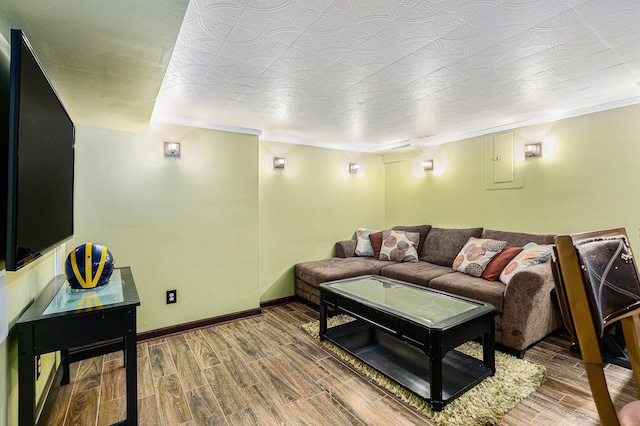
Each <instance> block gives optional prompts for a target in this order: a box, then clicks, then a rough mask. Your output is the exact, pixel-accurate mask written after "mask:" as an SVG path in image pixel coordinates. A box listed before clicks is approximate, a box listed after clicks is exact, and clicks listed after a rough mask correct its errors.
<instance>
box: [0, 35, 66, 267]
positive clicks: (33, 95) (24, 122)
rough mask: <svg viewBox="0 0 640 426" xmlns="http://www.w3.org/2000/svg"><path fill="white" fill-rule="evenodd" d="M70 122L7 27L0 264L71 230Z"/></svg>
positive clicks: (21, 259) (14, 261) (33, 253)
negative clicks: (0, 254)
mask: <svg viewBox="0 0 640 426" xmlns="http://www.w3.org/2000/svg"><path fill="white" fill-rule="evenodd" d="M74 139H75V128H74V125H73V122H72V121H71V119H70V118H69V115H68V114H67V112H66V110H65V109H64V106H63V105H62V103H61V102H60V100H59V99H58V96H57V95H56V92H55V91H54V90H53V87H52V86H51V84H50V83H49V80H48V78H47V76H46V75H45V73H44V71H43V70H42V68H41V67H40V64H39V62H38V60H37V58H36V56H35V54H34V53H33V51H32V49H31V46H30V44H29V42H28V41H27V39H26V37H25V36H24V35H23V34H22V31H20V30H12V31H11V65H10V85H9V151H8V155H9V161H8V163H9V164H8V172H9V173H8V179H7V193H8V196H7V252H6V268H7V270H9V271H15V270H17V269H20V268H21V267H22V266H24V265H26V264H28V263H30V262H31V261H33V260H35V259H37V258H38V257H40V256H41V255H42V254H43V253H44V252H46V251H47V250H50V249H52V248H53V247H55V246H56V245H57V244H59V243H60V242H62V241H64V240H65V239H67V238H69V237H71V236H72V235H73V167H74V151H75V148H74Z"/></svg>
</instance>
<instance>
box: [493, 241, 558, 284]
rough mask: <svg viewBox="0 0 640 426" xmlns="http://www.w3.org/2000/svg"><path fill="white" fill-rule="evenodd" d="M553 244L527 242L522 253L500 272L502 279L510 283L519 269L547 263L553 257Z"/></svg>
mask: <svg viewBox="0 0 640 426" xmlns="http://www.w3.org/2000/svg"><path fill="white" fill-rule="evenodd" d="M552 252H553V245H551V244H543V245H538V244H536V243H529V244H526V245H525V246H524V247H523V248H522V251H521V252H520V253H518V254H517V255H516V257H514V258H513V259H512V260H511V262H509V264H508V265H507V266H506V267H505V268H504V270H503V271H502V273H501V274H500V281H502V282H503V283H505V284H509V281H511V278H512V277H513V276H514V275H515V274H516V273H517V272H519V271H521V270H523V269H524V268H528V267H529V266H533V265H537V264H539V263H545V262H547V261H548V260H549V259H551V254H552Z"/></svg>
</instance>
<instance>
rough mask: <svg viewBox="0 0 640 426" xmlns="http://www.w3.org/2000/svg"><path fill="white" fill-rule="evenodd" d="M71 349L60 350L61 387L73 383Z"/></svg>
mask: <svg viewBox="0 0 640 426" xmlns="http://www.w3.org/2000/svg"><path fill="white" fill-rule="evenodd" d="M69 362H70V361H69V349H62V350H60V363H61V364H62V379H61V381H60V384H61V385H68V384H69V382H70V381H71V370H70V368H69Z"/></svg>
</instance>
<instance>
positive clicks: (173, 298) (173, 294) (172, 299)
mask: <svg viewBox="0 0 640 426" xmlns="http://www.w3.org/2000/svg"><path fill="white" fill-rule="evenodd" d="M177 301H178V290H167V305H168V304H169V303H176V302H177Z"/></svg>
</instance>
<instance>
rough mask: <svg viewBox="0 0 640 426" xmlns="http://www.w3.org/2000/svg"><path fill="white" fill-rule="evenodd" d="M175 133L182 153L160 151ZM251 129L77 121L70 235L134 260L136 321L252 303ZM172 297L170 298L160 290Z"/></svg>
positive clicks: (254, 178) (254, 173) (254, 174)
mask: <svg viewBox="0 0 640 426" xmlns="http://www.w3.org/2000/svg"><path fill="white" fill-rule="evenodd" d="M164 141H176V142H180V144H181V150H182V156H181V157H180V158H173V157H164V153H163V149H164ZM257 163H258V138H257V137H256V136H248V135H241V134H237V133H228V132H219V131H215V130H205V129H195V128H187V127H182V126H174V125H154V126H152V127H150V128H149V130H148V131H147V132H145V133H140V134H138V133H130V132H121V131H114V130H105V129H96V128H87V127H80V128H79V129H77V135H76V175H75V205H76V208H75V235H74V238H73V240H72V241H71V242H69V243H68V244H67V247H69V248H73V247H76V246H77V245H79V244H81V243H83V242H87V241H93V242H97V243H102V244H104V245H106V246H107V247H108V248H109V250H111V252H112V253H113V256H114V258H115V261H116V265H117V266H131V268H132V272H133V276H134V278H135V281H136V286H137V288H138V293H139V295H140V299H141V302H142V304H141V306H140V308H139V310H138V331H147V330H153V329H158V328H163V327H167V326H171V325H176V324H181V323H186V322H191V321H195V320H200V319H203V318H209V317H214V316H218V315H223V314H227V313H232V312H238V311H243V310H247V309H254V308H257V307H258V306H259V286H258V282H259V276H258V273H259V262H258V258H259V252H258V169H257V167H256V164H257ZM171 289H176V290H177V291H178V303H176V304H172V305H167V304H166V303H165V293H166V291H167V290H171Z"/></svg>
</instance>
